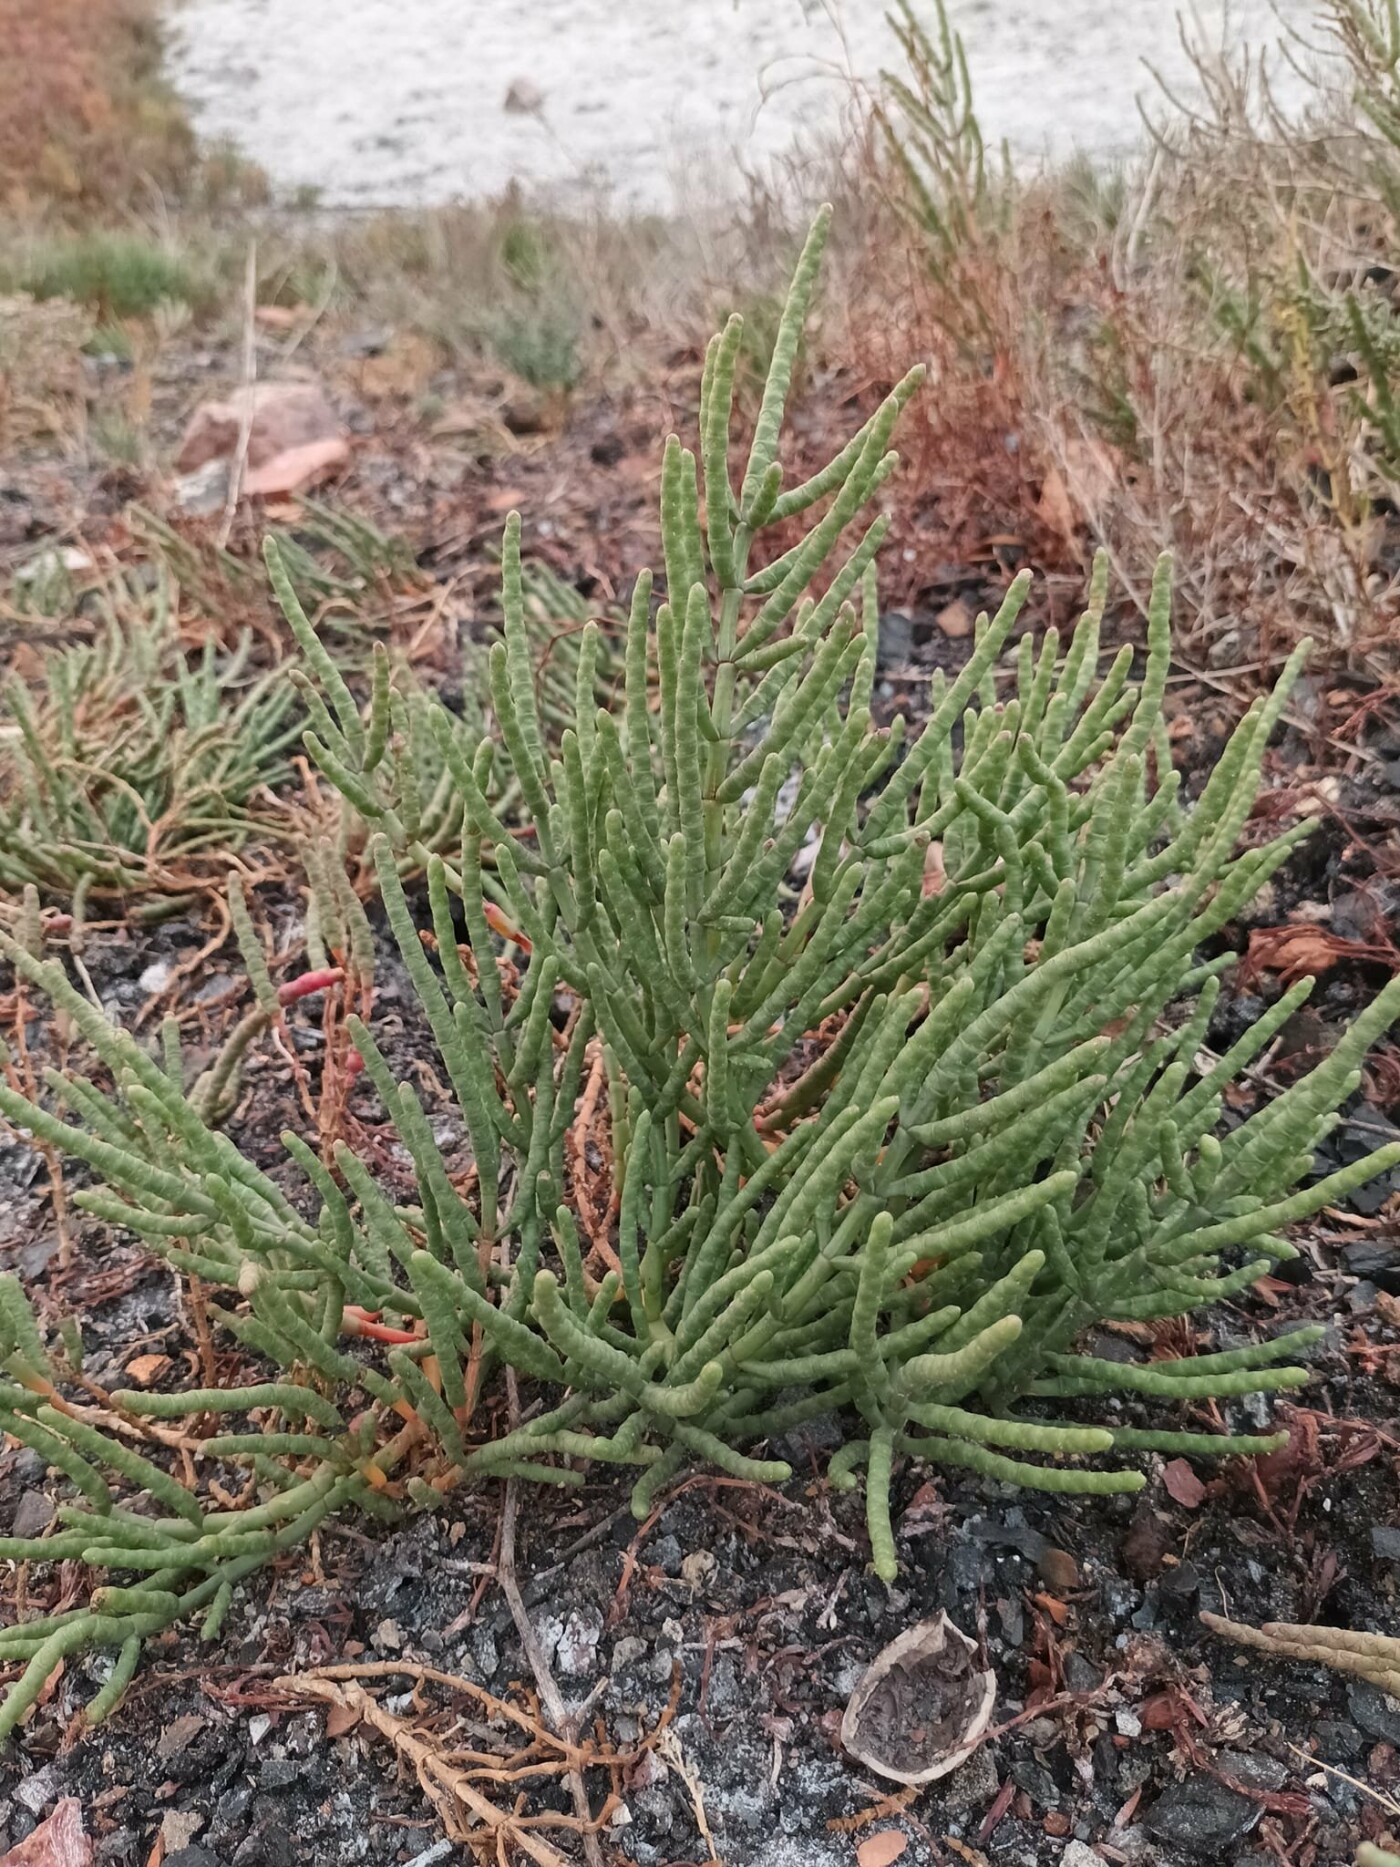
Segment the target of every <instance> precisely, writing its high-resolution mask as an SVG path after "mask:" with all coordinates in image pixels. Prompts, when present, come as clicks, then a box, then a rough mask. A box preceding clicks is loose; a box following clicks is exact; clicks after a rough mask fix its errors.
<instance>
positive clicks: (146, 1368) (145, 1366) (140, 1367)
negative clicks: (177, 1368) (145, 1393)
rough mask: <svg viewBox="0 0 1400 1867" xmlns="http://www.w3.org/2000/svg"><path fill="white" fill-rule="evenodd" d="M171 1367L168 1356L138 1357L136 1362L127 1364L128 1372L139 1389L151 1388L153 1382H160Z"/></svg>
mask: <svg viewBox="0 0 1400 1867" xmlns="http://www.w3.org/2000/svg"><path fill="white" fill-rule="evenodd" d="M170 1365H171V1362H170V1357H169V1356H168V1355H138V1356H137V1357H136V1359H135V1360H134V1361H129V1362H128V1363H127V1364H126V1371H127V1373H128V1374H129V1375H130V1376H131V1378H132V1380H133V1381H135V1383H136V1384H137V1386H138V1387H149V1386H150V1385H151V1382H152V1381H158V1380H159V1379H160V1377H161V1376H162V1375H163V1374H164V1373H165V1371H166V1369H167V1368H168V1367H169V1366H170Z"/></svg>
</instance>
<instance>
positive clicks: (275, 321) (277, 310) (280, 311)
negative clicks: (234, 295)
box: [253, 305, 307, 331]
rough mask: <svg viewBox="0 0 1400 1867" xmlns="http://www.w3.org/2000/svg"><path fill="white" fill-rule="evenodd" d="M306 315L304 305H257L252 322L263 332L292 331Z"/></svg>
mask: <svg viewBox="0 0 1400 1867" xmlns="http://www.w3.org/2000/svg"><path fill="white" fill-rule="evenodd" d="M306 315H307V308H306V306H305V305H259V306H258V308H257V310H256V311H255V312H254V313H253V321H254V323H256V324H260V325H261V326H262V328H263V329H264V330H265V331H294V330H295V329H296V327H297V325H298V324H300V323H301V321H302V319H303V318H304V317H306Z"/></svg>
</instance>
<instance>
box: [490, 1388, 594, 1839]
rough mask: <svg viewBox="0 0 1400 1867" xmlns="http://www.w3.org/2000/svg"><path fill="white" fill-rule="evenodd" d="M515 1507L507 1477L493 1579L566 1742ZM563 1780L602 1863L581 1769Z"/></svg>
mask: <svg viewBox="0 0 1400 1867" xmlns="http://www.w3.org/2000/svg"><path fill="white" fill-rule="evenodd" d="M508 1379H509V1387H510V1411H511V1414H512V1417H514V1416H516V1415H518V1413H519V1410H520V1403H519V1400H518V1397H517V1395H516V1391H515V1381H514V1379H513V1378H511V1377H509V1376H508ZM518 1507H519V1488H518V1480H517V1479H514V1478H507V1480H506V1493H505V1501H504V1503H503V1505H502V1508H501V1553H500V1555H499V1557H498V1558H497V1561H496V1580H497V1582H498V1583H499V1584H500V1589H501V1593H502V1594H503V1595H504V1596H505V1598H506V1604H507V1606H508V1607H509V1608H510V1615H511V1619H512V1620H513V1621H514V1622H515V1630H516V1632H517V1633H518V1634H519V1635H520V1644H521V1646H522V1647H523V1648H524V1649H525V1657H526V1659H527V1660H528V1661H529V1662H530V1671H531V1672H532V1673H533V1674H534V1675H535V1684H536V1685H537V1686H538V1687H539V1694H540V1700H541V1702H542V1703H543V1705H544V1709H545V1716H546V1717H547V1718H548V1719H549V1722H550V1724H551V1725H553V1727H554V1729H555V1730H556V1731H557V1732H558V1733H559V1735H560V1736H561V1737H563V1738H564V1739H565V1740H566V1741H567V1742H568V1743H569V1744H576V1743H577V1740H578V1721H577V1717H576V1715H575V1714H574V1713H572V1712H571V1711H570V1710H569V1707H568V1706H567V1705H566V1704H565V1702H564V1695H563V1693H561V1692H560V1690H559V1686H558V1684H557V1682H556V1680H555V1678H554V1674H553V1673H552V1672H551V1671H550V1668H549V1661H548V1660H547V1659H546V1658H545V1655H544V1649H543V1648H542V1647H541V1646H540V1643H539V1638H538V1636H537V1635H536V1633H535V1630H534V1628H533V1626H532V1625H531V1624H530V1617H529V1615H528V1614H527V1613H526V1611H525V1602H524V1600H523V1598H522V1597H521V1593H520V1584H519V1583H518V1582H517V1581H516V1579H515V1521H516V1513H517V1510H518ZM565 1781H566V1782H567V1783H568V1786H569V1794H570V1795H571V1796H572V1797H573V1803H574V1809H575V1811H576V1813H577V1815H578V1818H579V1821H580V1823H582V1824H585V1826H584V1827H583V1829H582V1834H583V1851H584V1854H585V1856H586V1858H587V1860H588V1867H603V1850H602V1848H601V1847H600V1845H599V1842H598V1836H597V1834H596V1832H595V1830H594V1822H593V1811H592V1809H591V1808H590V1806H589V1801H588V1790H587V1787H586V1785H585V1784H584V1780H583V1772H582V1771H581V1770H580V1769H578V1768H573V1769H571V1770H570V1771H569V1773H568V1775H567V1777H566V1778H565Z"/></svg>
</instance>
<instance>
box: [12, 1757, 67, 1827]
mask: <svg viewBox="0 0 1400 1867" xmlns="http://www.w3.org/2000/svg"><path fill="white" fill-rule="evenodd" d="M62 1787H63V1771H62V1770H61V1769H60V1767H59V1766H58V1764H56V1763H46V1764H45V1765H44V1767H43V1769H42V1770H35V1772H34V1773H33V1775H32V1776H26V1777H23V1778H22V1779H21V1780H20V1781H19V1782H18V1783H17V1784H16V1785H15V1792H14V1795H15V1801H16V1802H18V1803H19V1805H20V1807H21V1808H24V1809H28V1811H29V1813H30V1814H31V1815H42V1814H43V1812H44V1810H45V1809H46V1808H47V1807H48V1806H49V1804H50V1803H51V1802H56V1801H57V1800H58V1795H59V1791H60V1790H61V1789H62Z"/></svg>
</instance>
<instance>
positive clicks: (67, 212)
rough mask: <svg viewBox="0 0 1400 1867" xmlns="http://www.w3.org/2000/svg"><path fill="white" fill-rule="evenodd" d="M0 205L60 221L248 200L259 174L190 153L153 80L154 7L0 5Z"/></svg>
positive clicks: (47, 1)
mask: <svg viewBox="0 0 1400 1867" xmlns="http://www.w3.org/2000/svg"><path fill="white" fill-rule="evenodd" d="M0 45H3V47H4V56H3V58H0V207H3V208H4V209H6V210H8V212H10V213H11V214H14V215H17V216H18V215H28V214H31V213H35V212H40V213H44V214H48V215H53V214H57V215H59V216H60V217H62V218H65V219H67V218H72V217H73V216H75V215H76V216H90V215H93V214H95V213H100V214H107V213H110V212H112V211H113V210H126V209H130V208H132V207H149V206H150V205H151V203H152V202H153V201H154V200H156V199H160V200H164V201H170V200H179V199H188V198H191V197H197V198H202V199H210V198H212V199H215V200H227V199H236V198H247V197H248V196H249V195H250V194H251V195H252V196H254V197H256V195H257V194H258V193H259V192H260V190H261V182H260V178H259V177H258V175H257V171H256V170H254V169H252V168H251V167H250V166H249V165H247V164H245V163H242V162H239V161H237V160H235V159H232V158H230V156H229V155H228V154H227V152H224V151H218V150H214V151H202V150H200V149H199V147H198V145H197V143H196V140H195V135H194V132H193V130H192V129H191V127H190V124H189V121H188V119H187V117H186V115H185V112H184V110H183V108H182V107H181V105H180V102H179V100H178V99H177V98H176V96H175V95H174V93H173V91H172V90H171V89H170V87H169V86H168V85H167V84H166V83H165V81H164V79H163V77H162V75H161V51H162V40H161V30H160V25H159V9H158V6H157V4H156V0H38V3H37V4H36V3H35V0H0Z"/></svg>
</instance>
